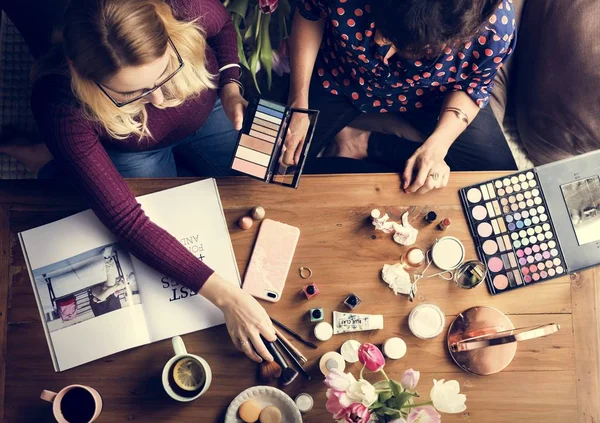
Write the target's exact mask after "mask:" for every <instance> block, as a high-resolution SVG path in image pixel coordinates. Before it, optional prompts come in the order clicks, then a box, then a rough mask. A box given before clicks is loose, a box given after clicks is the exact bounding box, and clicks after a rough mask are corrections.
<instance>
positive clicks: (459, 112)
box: [438, 107, 469, 125]
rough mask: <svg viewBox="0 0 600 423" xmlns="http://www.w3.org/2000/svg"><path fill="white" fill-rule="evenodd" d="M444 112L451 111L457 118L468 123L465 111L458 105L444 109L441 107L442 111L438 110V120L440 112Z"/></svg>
mask: <svg viewBox="0 0 600 423" xmlns="http://www.w3.org/2000/svg"><path fill="white" fill-rule="evenodd" d="M445 112H453V113H454V114H455V115H456V117H457V118H459V119H460V120H462V121H463V122H464V123H466V124H467V125H468V124H469V117H468V116H467V114H466V113H465V112H463V111H462V110H461V109H459V108H458V107H446V108H445V109H442V111H441V112H440V115H439V116H438V120H440V117H441V116H442V113H445Z"/></svg>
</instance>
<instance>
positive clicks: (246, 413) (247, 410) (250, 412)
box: [238, 400, 279, 423]
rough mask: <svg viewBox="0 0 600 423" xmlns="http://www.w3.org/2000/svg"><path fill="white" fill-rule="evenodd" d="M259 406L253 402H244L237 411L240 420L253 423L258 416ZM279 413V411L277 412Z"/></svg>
mask: <svg viewBox="0 0 600 423" xmlns="http://www.w3.org/2000/svg"><path fill="white" fill-rule="evenodd" d="M260 410H261V406H260V404H259V403H257V402H256V401H254V400H248V401H245V402H244V403H243V404H242V405H240V408H239V410H238V414H239V415H240V419H242V420H243V421H244V422H246V423H254V422H255V421H257V420H258V417H259V416H260ZM277 411H279V410H277Z"/></svg>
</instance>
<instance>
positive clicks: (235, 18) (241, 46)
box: [232, 15, 250, 70]
mask: <svg viewBox="0 0 600 423" xmlns="http://www.w3.org/2000/svg"><path fill="white" fill-rule="evenodd" d="M240 19H241V18H240V17H239V16H237V15H235V16H233V19H232V20H233V24H234V26H235V32H236V35H237V46H238V57H239V59H240V64H241V65H242V66H244V67H245V68H246V69H248V70H250V65H248V60H247V59H246V53H245V52H244V41H243V40H242V34H241V33H240V27H239V23H238V21H239V20H240Z"/></svg>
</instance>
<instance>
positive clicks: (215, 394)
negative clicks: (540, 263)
mask: <svg viewBox="0 0 600 423" xmlns="http://www.w3.org/2000/svg"><path fill="white" fill-rule="evenodd" d="M498 175H500V174H499V173H468V174H467V173H455V174H453V176H452V178H451V185H450V186H449V187H448V188H447V189H445V190H443V191H439V192H435V193H431V194H428V195H424V196H414V195H413V196H407V195H404V194H402V193H401V192H400V191H399V189H398V187H399V179H398V177H397V176H396V175H349V176H322V177H316V176H315V177H310V176H305V177H303V178H302V182H301V184H300V189H299V190H297V191H295V190H291V189H286V188H279V187H275V186H270V185H267V184H263V183H261V182H256V181H252V180H250V179H248V178H230V179H225V180H221V181H219V190H220V194H221V198H222V201H223V205H224V207H225V213H226V217H227V221H228V224H229V227H230V232H231V237H232V240H233V244H234V248H235V252H236V257H237V260H238V265H239V268H240V272H243V271H244V270H245V267H246V264H247V261H248V258H249V255H250V252H251V248H252V245H253V242H254V240H255V238H256V231H257V226H258V225H255V227H253V228H252V229H251V230H249V231H241V230H240V229H239V228H238V227H237V226H236V224H235V221H236V220H237V219H238V218H239V217H240V216H241V215H243V214H244V213H246V212H247V211H248V210H249V209H250V208H252V207H253V206H255V205H256V204H262V205H263V206H264V207H265V209H266V210H267V216H268V217H270V218H272V219H275V220H280V221H283V222H285V223H289V224H292V225H295V226H298V227H300V230H301V236H300V242H299V245H298V248H297V251H296V254H295V257H294V262H293V264H292V268H291V272H290V276H289V278H288V281H287V285H286V288H285V291H284V296H283V298H282V300H281V301H280V302H279V303H277V304H265V308H266V309H267V311H268V312H269V314H270V315H272V316H273V317H275V318H277V319H279V320H281V321H283V322H284V323H286V324H288V325H289V326H291V327H292V328H294V329H295V330H296V331H297V332H299V333H301V334H303V335H304V336H306V337H307V338H310V334H311V328H312V327H311V325H310V324H309V323H308V322H307V315H306V313H307V311H308V310H309V309H310V308H312V307H317V306H319V307H324V308H325V310H326V312H327V313H326V315H329V312H331V311H332V310H344V308H343V307H344V306H343V305H342V304H341V303H342V301H343V299H344V297H345V296H346V295H347V294H348V293H350V292H354V293H356V294H357V295H358V296H359V297H360V298H361V299H362V301H363V302H362V304H361V305H360V306H359V308H358V309H357V310H356V311H357V312H361V313H382V314H384V316H385V329H384V330H381V331H373V332H364V333H359V334H355V335H353V336H352V335H347V336H346V335H337V336H335V337H334V338H333V339H332V340H330V341H328V342H325V343H320V344H319V349H318V350H312V349H308V348H306V347H303V346H301V345H299V344H298V343H295V344H296V345H298V347H299V348H300V349H301V350H302V351H303V353H304V354H305V355H306V356H307V357H308V358H309V363H308V369H309V371H310V373H311V374H312V375H313V380H312V381H310V382H306V381H305V380H302V379H300V378H299V379H298V380H297V381H296V382H294V383H293V384H292V385H291V386H289V387H287V388H285V391H286V392H287V393H288V394H290V395H291V396H292V397H294V396H295V395H297V394H298V393H300V392H309V393H310V394H311V395H313V397H314V398H315V408H314V409H313V411H311V412H310V413H308V414H307V415H305V422H311V423H313V422H314V423H325V422H328V421H332V420H331V416H330V415H329V414H328V413H327V412H326V410H325V406H324V405H325V390H326V388H325V386H324V385H323V384H322V376H321V374H320V372H319V370H318V368H317V361H318V358H319V357H320V356H321V355H322V354H323V353H325V352H327V351H330V350H336V349H338V348H339V347H340V345H341V344H342V343H343V342H344V341H345V340H346V339H357V340H359V341H369V342H372V343H376V344H379V343H381V342H383V341H384V340H385V339H387V338H388V337H390V336H400V337H402V338H403V339H404V340H405V341H406V343H407V345H408V353H407V355H406V356H405V358H403V359H402V360H400V361H396V362H392V361H388V364H387V371H388V374H389V375H390V376H391V377H395V378H399V377H400V375H401V374H402V372H403V371H404V370H405V369H407V368H410V367H412V368H414V369H416V370H420V371H421V380H422V382H421V383H420V386H419V388H420V389H419V391H420V392H421V394H423V396H425V397H427V396H428V394H429V389H430V387H431V385H432V380H433V379H434V378H436V379H456V380H458V381H459V382H460V384H461V388H462V391H463V392H464V393H466V394H467V398H468V399H467V407H468V408H467V410H466V411H465V412H464V413H462V414H459V415H444V416H443V422H444V423H448V422H476V423H492V422H494V423H496V422H497V423H505V422H515V423H530V422H531V423H533V422H544V423H554V422H556V423H564V422H569V423H571V422H585V423H598V422H600V386H599V385H600V381H599V379H600V369H599V362H600V325H599V322H600V316H599V314H598V313H599V305H600V288H599V284H600V270H599V269H598V268H596V269H593V270H587V271H585V272H582V273H580V274H575V275H571V276H566V277H563V278H560V279H554V280H551V281H548V282H545V283H542V284H539V285H536V286H532V287H527V288H524V289H520V290H516V291H513V292H508V293H504V294H501V295H498V296H494V297H492V296H490V295H489V294H488V292H487V289H486V287H485V286H483V285H481V286H479V287H478V288H476V289H474V290H471V291H464V290H461V289H459V288H457V287H456V286H454V285H453V284H451V283H449V282H447V281H444V280H441V279H438V278H435V279H431V280H428V281H426V282H424V283H422V284H421V286H420V290H419V297H418V299H417V302H416V303H417V304H418V303H421V302H430V303H434V304H437V305H438V306H440V307H441V309H442V310H443V311H444V313H445V314H446V318H447V321H448V322H450V321H451V320H452V319H453V317H454V316H456V315H457V314H458V313H460V312H461V311H463V310H465V309H467V308H469V307H472V306H476V305H487V306H492V307H495V308H498V309H500V310H502V311H503V312H505V313H506V314H507V315H508V316H509V317H510V319H511V320H512V321H513V323H514V324H515V326H517V327H519V326H529V325H539V324H544V323H550V322H556V323H560V325H561V330H560V331H559V332H558V333H557V334H555V335H552V336H549V337H547V338H542V339H538V340H533V341H528V342H523V343H521V344H519V347H518V351H517V355H516V357H515V359H514V361H513V362H512V364H511V365H510V366H509V367H508V368H507V369H506V370H504V371H503V372H501V373H499V374H497V375H493V376H488V377H477V376H472V375H469V374H466V373H463V372H462V371H461V370H460V369H459V368H458V367H456V366H455V365H454V364H453V362H452V360H451V359H450V358H449V357H448V354H447V352H446V350H445V347H444V338H443V336H440V337H439V338H437V339H435V340H431V341H422V340H419V339H417V338H415V337H414V336H412V335H411V334H410V332H409V330H408V327H407V316H408V314H409V312H410V311H411V309H412V308H413V307H414V306H415V304H414V303H409V302H408V300H407V299H406V298H405V297H395V296H394V295H393V293H392V291H391V290H390V289H389V288H387V286H386V285H385V284H384V283H383V282H381V279H380V277H379V272H380V270H381V267H382V266H383V264H385V263H387V264H393V263H396V262H398V260H399V256H400V255H401V253H402V251H403V248H402V247H399V246H398V245H396V244H395V243H394V242H393V241H391V239H389V237H388V236H386V235H383V234H382V233H380V232H374V231H373V229H372V227H371V226H370V224H369V223H368V221H367V219H366V217H367V216H368V214H369V212H370V210H371V209H372V208H374V207H377V208H380V209H385V210H386V211H387V212H388V213H390V215H392V217H393V218H396V219H399V216H400V215H401V214H402V213H403V212H404V211H406V210H409V211H410V213H411V222H412V223H413V225H414V226H415V227H417V228H418V229H420V230H421V232H420V234H419V239H418V244H419V245H421V246H423V247H428V246H430V245H431V243H432V242H433V241H434V240H435V238H436V237H440V236H441V235H442V233H441V232H439V231H437V230H436V229H435V226H434V225H427V224H426V223H425V222H424V221H423V219H422V216H423V214H424V213H426V212H427V211H429V210H435V211H436V212H437V213H438V216H439V217H440V218H443V217H450V218H451V219H452V221H453V223H452V225H451V227H450V229H448V231H446V232H444V233H443V235H452V236H456V237H458V238H459V239H461V240H462V241H463V242H464V243H465V246H466V247H467V257H468V258H475V252H474V249H473V243H472V240H471V237H470V235H469V232H468V229H467V226H466V222H465V219H464V217H463V212H462V209H461V207H460V204H459V200H458V195H457V190H458V188H460V187H463V186H467V185H471V184H473V183H476V182H479V181H484V180H487V179H491V178H492V177H494V176H498ZM185 182H190V180H183V179H178V180H132V181H131V182H130V186H131V188H132V189H133V190H134V192H135V193H136V194H138V195H139V194H145V193H149V192H153V191H157V190H160V189H166V188H169V187H172V186H175V185H179V184H182V183H185ZM0 205H1V207H0V253H1V257H0V263H1V265H0V272H1V276H0V281H1V282H0V283H1V285H0V328H1V331H0V348H1V350H0V354H1V355H2V357H1V359H0V363H1V364H2V365H1V367H0V421H2V422H19V423H20V422H43V421H50V420H51V417H50V416H51V411H50V407H49V405H48V404H47V403H44V402H43V401H41V400H39V399H38V398H39V393H40V391H41V390H42V389H52V390H58V389H60V388H61V387H63V386H65V385H68V384H72V383H85V384H89V385H91V386H93V387H95V388H96V389H97V390H98V391H99V392H100V393H101V394H102V396H103V398H104V400H105V408H104V411H103V413H102V416H101V417H100V418H99V420H98V422H128V421H139V422H221V421H223V416H224V414H225V410H226V408H227V406H228V404H229V402H230V401H231V400H232V399H233V398H234V397H235V396H236V395H237V394H238V393H239V392H241V391H242V390H244V389H245V388H247V387H249V386H253V385H255V384H257V381H256V366H255V365H254V364H253V363H252V362H250V361H249V360H248V359H246V358H244V356H242V355H241V354H240V353H238V352H237V351H236V350H235V349H234V348H233V346H232V345H231V343H230V342H229V340H228V337H227V334H226V331H225V329H224V327H222V326H221V327H217V328H213V329H210V330H207V331H202V332H198V333H194V334H190V335H186V336H184V340H185V342H186V345H187V347H188V351H190V352H194V353H196V354H198V355H201V356H203V357H204V358H205V359H206V360H207V361H208V362H209V363H210V365H211V367H212V370H213V375H214V376H213V377H214V378H213V385H212V386H211V388H210V390H209V391H208V393H207V394H206V396H204V397H202V398H200V399H199V400H196V401H195V402H193V403H191V404H186V405H183V404H179V403H175V402H174V401H172V400H169V399H168V398H167V397H166V394H164V392H162V387H161V385H160V382H159V373H160V371H161V369H162V366H163V365H164V363H165V362H166V360H167V359H168V358H169V356H170V354H171V351H170V342H169V341H162V342H158V343H155V344H152V345H148V346H144V347H141V348H136V349H133V350H129V351H126V352H123V353H119V354H115V355H113V356H110V357H106V358H105V359H101V360H98V361H96V362H93V363H90V364H87V365H84V366H81V367H79V368H75V369H72V370H68V371H65V372H62V373H55V372H54V371H53V369H52V364H51V361H50V356H49V352H48V347H47V344H46V340H45V337H44V333H43V330H42V325H41V323H40V316H39V314H38V311H37V308H36V306H35V300H34V297H33V294H32V288H31V284H30V281H29V277H28V275H27V270H26V268H25V266H24V260H23V255H22V252H21V249H20V247H19V245H18V242H17V241H16V233H17V232H19V231H22V230H25V229H28V228H31V227H34V226H38V225H40V224H43V223H47V222H50V221H53V220H56V219H58V218H61V217H64V216H67V215H69V214H72V213H73V212H75V211H79V210H82V209H84V208H86V206H85V203H84V202H83V200H82V199H81V197H79V196H78V195H76V194H75V193H74V192H73V188H70V187H67V186H53V185H50V184H49V183H43V182H40V181H14V182H6V183H1V184H0ZM300 266H305V267H306V266H308V267H310V268H311V269H312V270H313V278H312V279H311V281H314V282H315V283H316V284H317V285H318V286H319V288H320V290H321V293H320V294H319V296H318V297H316V298H314V299H312V300H310V301H306V300H304V299H303V298H302V296H301V295H299V291H300V289H301V287H302V286H303V285H304V283H305V281H303V280H302V279H300V277H299V276H298V273H297V270H298V268H299V267H300ZM74 348H76V346H74ZM350 370H352V371H358V366H357V365H352V366H350ZM372 380H376V379H372ZM2 414H3V415H2Z"/></svg>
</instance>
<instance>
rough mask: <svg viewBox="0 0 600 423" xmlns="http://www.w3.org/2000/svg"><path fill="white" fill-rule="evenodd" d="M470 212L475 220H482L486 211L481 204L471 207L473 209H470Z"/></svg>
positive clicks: (485, 215)
mask: <svg viewBox="0 0 600 423" xmlns="http://www.w3.org/2000/svg"><path fill="white" fill-rule="evenodd" d="M471 214H472V215H473V218H474V219H475V220H483V219H485V218H486V217H487V211H486V209H485V207H483V206H481V205H479V206H475V207H473V210H471Z"/></svg>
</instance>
